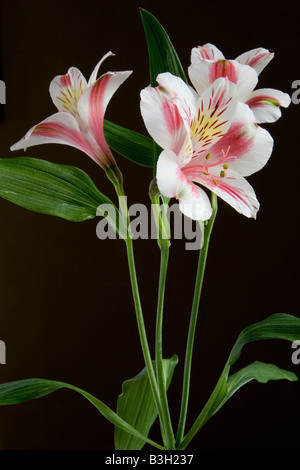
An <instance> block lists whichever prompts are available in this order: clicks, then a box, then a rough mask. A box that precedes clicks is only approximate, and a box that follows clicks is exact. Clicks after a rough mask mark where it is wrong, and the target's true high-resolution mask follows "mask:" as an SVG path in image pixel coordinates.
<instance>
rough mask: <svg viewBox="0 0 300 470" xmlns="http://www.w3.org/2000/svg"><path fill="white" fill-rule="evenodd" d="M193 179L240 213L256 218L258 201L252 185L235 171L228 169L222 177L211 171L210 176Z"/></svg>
mask: <svg viewBox="0 0 300 470" xmlns="http://www.w3.org/2000/svg"><path fill="white" fill-rule="evenodd" d="M195 181H198V182H199V183H200V184H202V185H203V186H205V187H207V188H208V189H210V190H211V191H213V192H214V193H215V194H217V196H219V197H220V198H221V199H223V200H224V201H226V202H227V203H228V204H230V205H231V206H232V207H233V208H234V209H235V210H236V211H237V212H239V213H240V214H243V215H245V216H246V217H253V218H254V219H255V218H256V213H257V211H258V210H259V202H258V200H257V198H256V195H255V192H254V190H253V188H252V186H251V185H250V184H249V183H248V182H247V181H246V180H245V179H244V178H243V177H242V176H241V175H239V174H238V173H236V172H235V171H233V170H228V172H227V175H226V176H225V177H224V178H221V177H220V176H219V175H218V174H217V173H216V174H215V175H213V173H212V174H211V176H200V177H198V178H195Z"/></svg>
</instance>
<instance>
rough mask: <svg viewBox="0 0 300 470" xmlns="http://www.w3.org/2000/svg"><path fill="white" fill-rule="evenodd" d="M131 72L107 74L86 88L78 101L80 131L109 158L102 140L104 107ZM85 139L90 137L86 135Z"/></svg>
mask: <svg viewBox="0 0 300 470" xmlns="http://www.w3.org/2000/svg"><path fill="white" fill-rule="evenodd" d="M131 73H132V72H130V71H125V72H108V73H106V74H104V75H102V76H101V77H100V78H98V80H97V81H96V82H94V83H93V85H91V86H90V87H88V88H87V89H86V90H85V92H84V93H83V94H82V95H81V97H80V99H79V100H78V105H77V110H78V114H79V117H80V123H81V128H82V131H83V132H84V131H86V130H88V131H89V134H92V136H93V138H94V139H95V141H96V142H97V143H98V145H99V147H100V148H101V149H102V150H104V152H105V153H106V154H107V155H108V156H109V154H110V152H109V151H108V146H107V143H106V141H105V138H104V132H103V120H104V113H105V110H106V107H107V105H108V103H109V101H110V99H111V97H112V96H113V94H114V93H115V91H116V90H117V89H118V88H119V86H120V85H121V84H122V83H123V82H124V81H125V80H126V78H128V77H129V75H130V74H131ZM86 138H87V139H89V138H90V137H89V136H88V135H87V136H86Z"/></svg>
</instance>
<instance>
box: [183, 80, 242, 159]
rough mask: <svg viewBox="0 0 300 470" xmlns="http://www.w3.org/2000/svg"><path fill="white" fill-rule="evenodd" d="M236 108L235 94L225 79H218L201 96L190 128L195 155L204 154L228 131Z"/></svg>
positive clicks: (234, 89)
mask: <svg viewBox="0 0 300 470" xmlns="http://www.w3.org/2000/svg"><path fill="white" fill-rule="evenodd" d="M236 106H237V92H236V87H235V85H234V84H233V83H231V82H229V80H228V79H227V78H218V79H217V80H215V82H214V83H213V84H212V85H210V86H209V87H208V88H207V90H206V91H205V92H204V93H203V94H202V96H201V98H200V99H199V102H198V103H197V114H196V117H195V119H194V121H193V123H192V126H191V138H192V145H193V150H194V158H195V157H196V155H199V154H200V153H203V152H205V153H206V154H207V152H208V149H210V147H211V146H212V145H214V144H215V143H216V142H218V141H219V140H220V139H222V137H223V136H224V135H225V134H226V132H227V131H228V129H229V127H230V124H231V121H232V118H233V116H234V113H235V110H236Z"/></svg>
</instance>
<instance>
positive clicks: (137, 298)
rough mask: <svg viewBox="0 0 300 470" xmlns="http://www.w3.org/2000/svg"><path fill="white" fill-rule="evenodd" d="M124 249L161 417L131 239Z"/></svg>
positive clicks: (142, 342) (153, 392) (151, 384)
mask: <svg viewBox="0 0 300 470" xmlns="http://www.w3.org/2000/svg"><path fill="white" fill-rule="evenodd" d="M126 248H127V257H128V267H129V273H130V280H131V287H132V294H133V299H134V305H135V311H136V318H137V324H138V330H139V336H140V342H141V347H142V351H143V356H144V360H145V364H146V368H147V372H148V377H149V382H150V386H151V390H152V394H153V398H154V401H155V404H156V407H157V411H158V413H159V415H161V403H160V397H159V390H158V386H157V382H156V377H155V372H154V368H153V364H152V359H151V354H150V350H149V344H148V340H147V333H146V328H145V323H144V317H143V312H142V306H141V300H140V295H139V288H138V282H137V276H136V269H135V262H134V254H133V244H132V239H131V238H128V239H127V240H126Z"/></svg>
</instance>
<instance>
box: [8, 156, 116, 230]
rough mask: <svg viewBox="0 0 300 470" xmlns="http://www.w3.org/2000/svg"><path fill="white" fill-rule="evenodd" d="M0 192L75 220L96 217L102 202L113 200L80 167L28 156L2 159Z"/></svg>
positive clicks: (34, 208) (39, 209) (28, 205)
mask: <svg viewBox="0 0 300 470" xmlns="http://www.w3.org/2000/svg"><path fill="white" fill-rule="evenodd" d="M0 196H1V197H3V198H4V199H7V200H9V201H11V202H13V203H14V204H17V205H19V206H22V207H25V208H26V209H30V210H32V211H35V212H39V213H43V214H48V215H55V216H58V217H62V218H64V219H67V220H71V221H76V222H79V221H84V220H88V219H92V218H94V217H96V213H97V208H98V206H99V205H100V204H112V202H111V201H110V200H109V199H108V198H107V197H106V196H104V194H102V193H101V192H100V191H99V190H98V189H97V188H96V186H95V185H94V183H93V181H92V180H91V179H90V177H89V176H88V175H87V174H86V173H85V172H83V171H82V170H80V169H79V168H76V167H73V166H66V165H58V164H56V163H51V162H48V161H45V160H40V159H38V158H27V157H17V158H1V159H0Z"/></svg>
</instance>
